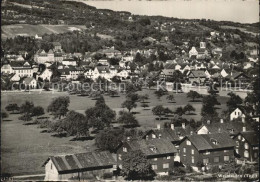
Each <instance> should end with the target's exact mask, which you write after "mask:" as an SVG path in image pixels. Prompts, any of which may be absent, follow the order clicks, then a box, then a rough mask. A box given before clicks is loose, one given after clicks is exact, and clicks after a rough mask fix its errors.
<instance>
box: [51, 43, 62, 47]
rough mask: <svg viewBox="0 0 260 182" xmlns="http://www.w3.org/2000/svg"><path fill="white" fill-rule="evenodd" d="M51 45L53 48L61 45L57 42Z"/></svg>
mask: <svg viewBox="0 0 260 182" xmlns="http://www.w3.org/2000/svg"><path fill="white" fill-rule="evenodd" d="M52 45H53V46H61V44H60V43H59V42H53V43H52Z"/></svg>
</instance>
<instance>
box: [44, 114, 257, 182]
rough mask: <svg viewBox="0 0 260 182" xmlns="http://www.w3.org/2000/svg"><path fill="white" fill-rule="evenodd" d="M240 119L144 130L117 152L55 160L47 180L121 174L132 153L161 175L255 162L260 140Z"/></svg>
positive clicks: (48, 168) (51, 160)
mask: <svg viewBox="0 0 260 182" xmlns="http://www.w3.org/2000/svg"><path fill="white" fill-rule="evenodd" d="M233 112H237V109H236V110H234V111H233ZM233 112H231V113H230V115H231V117H232V115H233ZM242 115H243V113H242ZM242 115H241V116H242ZM239 119H240V120H241V122H234V123H232V122H228V121H224V120H223V119H220V121H219V122H215V123H211V122H210V121H208V122H207V123H206V124H202V125H201V126H200V127H199V128H198V129H196V130H194V129H193V128H192V127H190V126H189V125H185V123H182V126H180V127H176V126H174V124H171V125H170V127H169V128H162V127H161V126H160V124H158V125H157V127H156V128H154V129H150V130H147V131H146V132H144V134H143V136H142V137H141V138H140V139H136V138H131V137H127V139H126V140H122V142H121V144H120V145H119V146H117V147H116V148H115V152H113V153H110V152H108V151H95V152H87V153H81V154H73V155H62V156H53V157H50V158H48V160H47V161H46V162H45V163H44V165H43V166H44V167H45V172H46V175H45V180H64V179H81V178H83V177H84V176H85V177H86V176H92V177H104V175H107V176H110V177H112V176H116V175H117V174H118V173H117V172H116V171H118V170H120V169H122V156H123V155H124V154H127V153H128V152H131V151H141V152H142V153H143V154H144V155H145V157H146V158H147V159H148V161H149V163H150V165H151V167H152V169H153V170H154V172H155V173H156V174H157V175H167V174H168V173H169V172H173V171H172V170H173V166H175V165H176V164H182V165H184V166H191V167H192V168H193V169H194V170H195V171H199V170H208V169H210V168H212V167H216V166H217V167H219V168H220V169H221V168H222V167H223V166H224V165H225V164H228V163H230V162H236V163H238V164H241V163H242V164H245V163H251V164H252V163H256V162H257V161H258V159H259V154H258V153H259V148H258V143H259V139H258V137H257V134H256V133H255V131H253V130H252V129H251V128H246V125H245V119H244V117H240V118H239Z"/></svg>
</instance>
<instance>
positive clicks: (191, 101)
mask: <svg viewBox="0 0 260 182" xmlns="http://www.w3.org/2000/svg"><path fill="white" fill-rule="evenodd" d="M189 102H202V100H190V101H189Z"/></svg>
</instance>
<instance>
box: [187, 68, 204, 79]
mask: <svg viewBox="0 0 260 182" xmlns="http://www.w3.org/2000/svg"><path fill="white" fill-rule="evenodd" d="M191 75H193V76H191ZM188 76H189V77H194V78H199V77H200V78H206V74H205V71H202V70H195V71H191V72H190V73H189V75H188Z"/></svg>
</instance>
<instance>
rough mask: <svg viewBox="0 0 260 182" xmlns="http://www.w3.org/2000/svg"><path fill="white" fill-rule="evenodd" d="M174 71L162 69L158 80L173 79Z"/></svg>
mask: <svg viewBox="0 0 260 182" xmlns="http://www.w3.org/2000/svg"><path fill="white" fill-rule="evenodd" d="M174 71H175V69H163V70H162V71H161V73H160V78H162V79H168V78H172V77H173V73H174Z"/></svg>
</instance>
